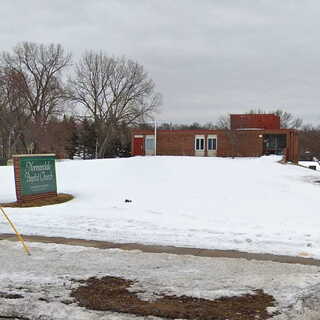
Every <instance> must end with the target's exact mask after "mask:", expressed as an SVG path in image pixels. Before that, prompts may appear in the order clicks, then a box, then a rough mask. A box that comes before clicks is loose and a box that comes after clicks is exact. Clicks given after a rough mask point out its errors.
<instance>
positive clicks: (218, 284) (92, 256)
mask: <svg viewBox="0 0 320 320" xmlns="http://www.w3.org/2000/svg"><path fill="white" fill-rule="evenodd" d="M30 249H31V252H32V255H31V256H30V257H29V256H27V255H25V254H24V252H23V250H22V248H21V246H20V244H19V243H16V242H15V243H13V242H9V241H0V254H1V273H0V294H2V295H6V294H19V295H21V296H22V297H21V298H20V299H5V298H1V297H0V318H1V319H2V318H3V319H4V318H6V319H9V317H10V319H12V318H14V317H17V318H18V317H19V319H31V320H39V319H46V320H52V319H54V320H66V319H67V320H130V319H132V320H134V319H136V320H143V319H145V320H146V319H150V320H151V319H154V320H155V319H159V318H155V317H135V316H133V315H128V314H116V313H111V312H95V311H89V310H86V309H84V308H80V307H78V306H77V305H76V304H75V303H72V304H65V303H64V302H67V301H69V302H72V300H71V298H70V292H71V289H72V288H74V287H76V286H78V285H79V284H77V283H74V282H73V281H71V279H77V280H78V279H79V280H80V279H86V278H88V277H91V276H96V277H103V276H106V275H108V276H116V277H122V278H125V279H130V280H134V281H136V283H135V284H134V285H133V287H132V288H131V289H132V290H133V291H135V292H139V295H140V296H141V298H143V299H148V298H150V297H155V295H163V294H167V295H178V296H180V295H188V296H193V297H197V298H206V299H215V298H217V297H220V296H234V295H236V296H238V295H242V294H245V293H252V292H253V290H255V289H263V290H264V292H265V293H267V294H270V295H272V296H274V298H275V300H276V302H277V306H276V309H273V310H270V309H269V311H273V312H274V311H279V312H280V313H281V314H279V315H277V316H275V317H274V318H272V320H318V319H319V313H320V298H319V292H320V285H319V280H320V272H319V271H320V268H319V267H315V266H303V265H297V264H283V263H276V262H263V261H248V260H245V259H225V258H201V257H193V256H177V255H170V254H164V253H162V254H155V253H142V252H140V251H130V252H129V251H127V252H126V251H122V250H117V249H113V250H101V249H93V248H83V247H71V246H65V245H52V244H51V245H50V244H37V243H32V244H30Z"/></svg>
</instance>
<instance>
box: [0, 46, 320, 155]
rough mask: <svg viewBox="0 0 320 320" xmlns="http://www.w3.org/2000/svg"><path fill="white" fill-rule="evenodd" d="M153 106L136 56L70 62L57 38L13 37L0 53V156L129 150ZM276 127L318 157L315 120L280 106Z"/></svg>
mask: <svg viewBox="0 0 320 320" xmlns="http://www.w3.org/2000/svg"><path fill="white" fill-rule="evenodd" d="M160 104H161V95H160V94H159V93H158V92H157V91H156V88H155V84H154V82H153V81H152V79H151V78H150V77H149V75H148V73H147V72H146V71H145V70H144V68H143V66H142V65H140V64H139V63H138V62H136V61H132V60H130V59H126V58H124V57H112V56H108V55H107V54H105V53H104V52H102V51H86V52H85V53H84V54H83V55H82V56H81V57H80V58H79V59H78V60H77V61H73V58H72V55H71V53H70V52H67V51H66V50H65V49H64V48H63V47H62V46H61V45H59V44H49V45H45V44H37V43H31V42H23V43H19V44H18V45H17V46H16V47H15V48H13V50H12V51H10V52H7V51H3V52H0V158H1V159H3V160H4V161H6V160H7V159H9V158H11V156H12V155H13V154H15V153H17V154H19V153H50V152H53V153H56V154H57V155H58V157H68V158H71V159H72V158H74V157H79V158H83V159H93V158H104V157H112V156H129V155H130V128H132V127H139V128H153V126H152V125H150V124H148V123H149V121H150V119H151V118H152V115H153V114H154V112H155V111H157V109H158V107H159V106H160ZM247 113H274V114H276V115H278V116H279V117H280V121H281V127H282V128H294V129H298V130H299V131H300V152H301V157H302V158H310V157H312V156H316V157H318V158H320V139H319V138H320V126H312V125H303V121H302V119H301V118H299V117H295V116H294V115H293V114H291V113H288V112H286V111H284V110H282V109H276V110H271V111H266V110H264V109H252V110H249V111H248V112H247ZM158 129H180V130H181V129H182V130H183V129H225V130H228V129H230V117H229V115H225V116H221V117H220V118H219V119H218V120H217V121H216V122H209V123H206V124H199V123H197V122H194V123H192V124H179V125H178V124H173V123H162V124H161V125H160V126H159V127H158Z"/></svg>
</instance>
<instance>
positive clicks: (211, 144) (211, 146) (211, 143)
mask: <svg viewBox="0 0 320 320" xmlns="http://www.w3.org/2000/svg"><path fill="white" fill-rule="evenodd" d="M208 150H217V139H216V138H208Z"/></svg>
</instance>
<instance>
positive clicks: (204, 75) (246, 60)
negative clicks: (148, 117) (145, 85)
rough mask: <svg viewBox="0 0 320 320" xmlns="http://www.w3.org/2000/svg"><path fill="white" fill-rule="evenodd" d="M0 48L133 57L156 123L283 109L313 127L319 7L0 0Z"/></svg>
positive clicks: (319, 115)
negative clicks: (49, 47) (149, 82)
mask: <svg viewBox="0 0 320 320" xmlns="http://www.w3.org/2000/svg"><path fill="white" fill-rule="evenodd" d="M0 10H1V19H0V31H1V32H0V50H10V49H11V48H12V47H13V46H15V45H16V44H17V43H18V42H21V41H32V42H41V43H51V42H54V43H61V44H62V45H63V46H64V47H65V48H66V49H68V50H70V51H71V52H72V53H73V54H74V56H75V58H76V57H78V56H79V55H80V54H81V53H82V52H83V51H84V50H86V49H98V50H100V49H101V50H103V51H105V52H106V53H107V54H109V55H116V56H118V55H119V56H122V55H125V56H126V57H127V58H131V59H134V60H137V61H138V62H139V63H140V64H142V65H144V66H145V69H146V70H147V71H148V72H149V75H150V77H151V78H152V79H153V80H154V81H155V83H156V85H157V89H158V91H159V92H161V93H162V95H163V105H162V107H161V113H160V114H159V115H158V118H159V119H161V120H165V121H172V122H193V121H198V122H207V121H215V120H216V119H217V117H218V116H219V115H223V114H225V113H241V112H245V111H247V110H249V109H251V108H263V109H267V110H270V109H275V108H282V109H284V110H286V111H288V112H292V113H294V114H296V115H299V116H301V117H303V118H304V120H305V122H312V123H314V124H320V108H319V102H320V90H319V84H320V64H319V60H320V41H319V38H320V36H319V32H320V18H319V17H320V2H319V0H314V1H311V0H310V1H308V0H303V1H301V0H281V1H280V0H219V1H218V0H208V1H207V0H91V1H88V0H76V1H74V0H73V1H71V0H54V1H52V0H28V1H23V0H1V9H0Z"/></svg>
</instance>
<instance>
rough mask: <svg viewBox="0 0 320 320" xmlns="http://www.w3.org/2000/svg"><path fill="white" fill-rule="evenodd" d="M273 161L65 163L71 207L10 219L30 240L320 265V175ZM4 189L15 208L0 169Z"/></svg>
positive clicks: (22, 212)
mask: <svg viewBox="0 0 320 320" xmlns="http://www.w3.org/2000/svg"><path fill="white" fill-rule="evenodd" d="M278 160H279V158H278V157H272V156H270V157H262V158H237V159H228V158H227V159H226V158H196V157H134V158H127V159H108V160H88V161H65V162H60V163H57V174H58V189H59V192H65V193H71V194H73V195H74V196H75V197H76V198H75V199H74V200H73V201H70V202H68V203H65V204H60V205H55V206H50V207H42V208H29V209H26V208H24V209H7V212H8V213H9V214H10V217H11V218H12V219H13V221H14V222H15V223H16V225H17V227H18V229H19V230H20V231H21V232H22V233H24V234H29V235H47V236H64V237H77V238H83V239H95V240H107V241H115V242H122V243H123V242H138V243H147V244H162V245H175V246H189V247H199V248H218V249H237V250H244V251H249V252H270V253H275V254H290V255H304V256H312V257H316V258H320V235H319V225H320V214H319V199H320V184H318V183H317V182H316V181H318V180H320V174H319V172H316V171H312V170H310V169H305V168H303V167H299V166H294V165H283V164H280V163H278V162H277V161H278ZM0 179H1V181H2V184H1V186H0V201H1V202H8V201H14V200H15V193H14V192H15V191H14V178H13V168H12V167H1V168H0ZM126 199H129V200H132V202H125V200H126ZM7 232H11V230H10V229H9V227H8V225H7V224H6V222H5V221H4V220H0V233H7Z"/></svg>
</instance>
